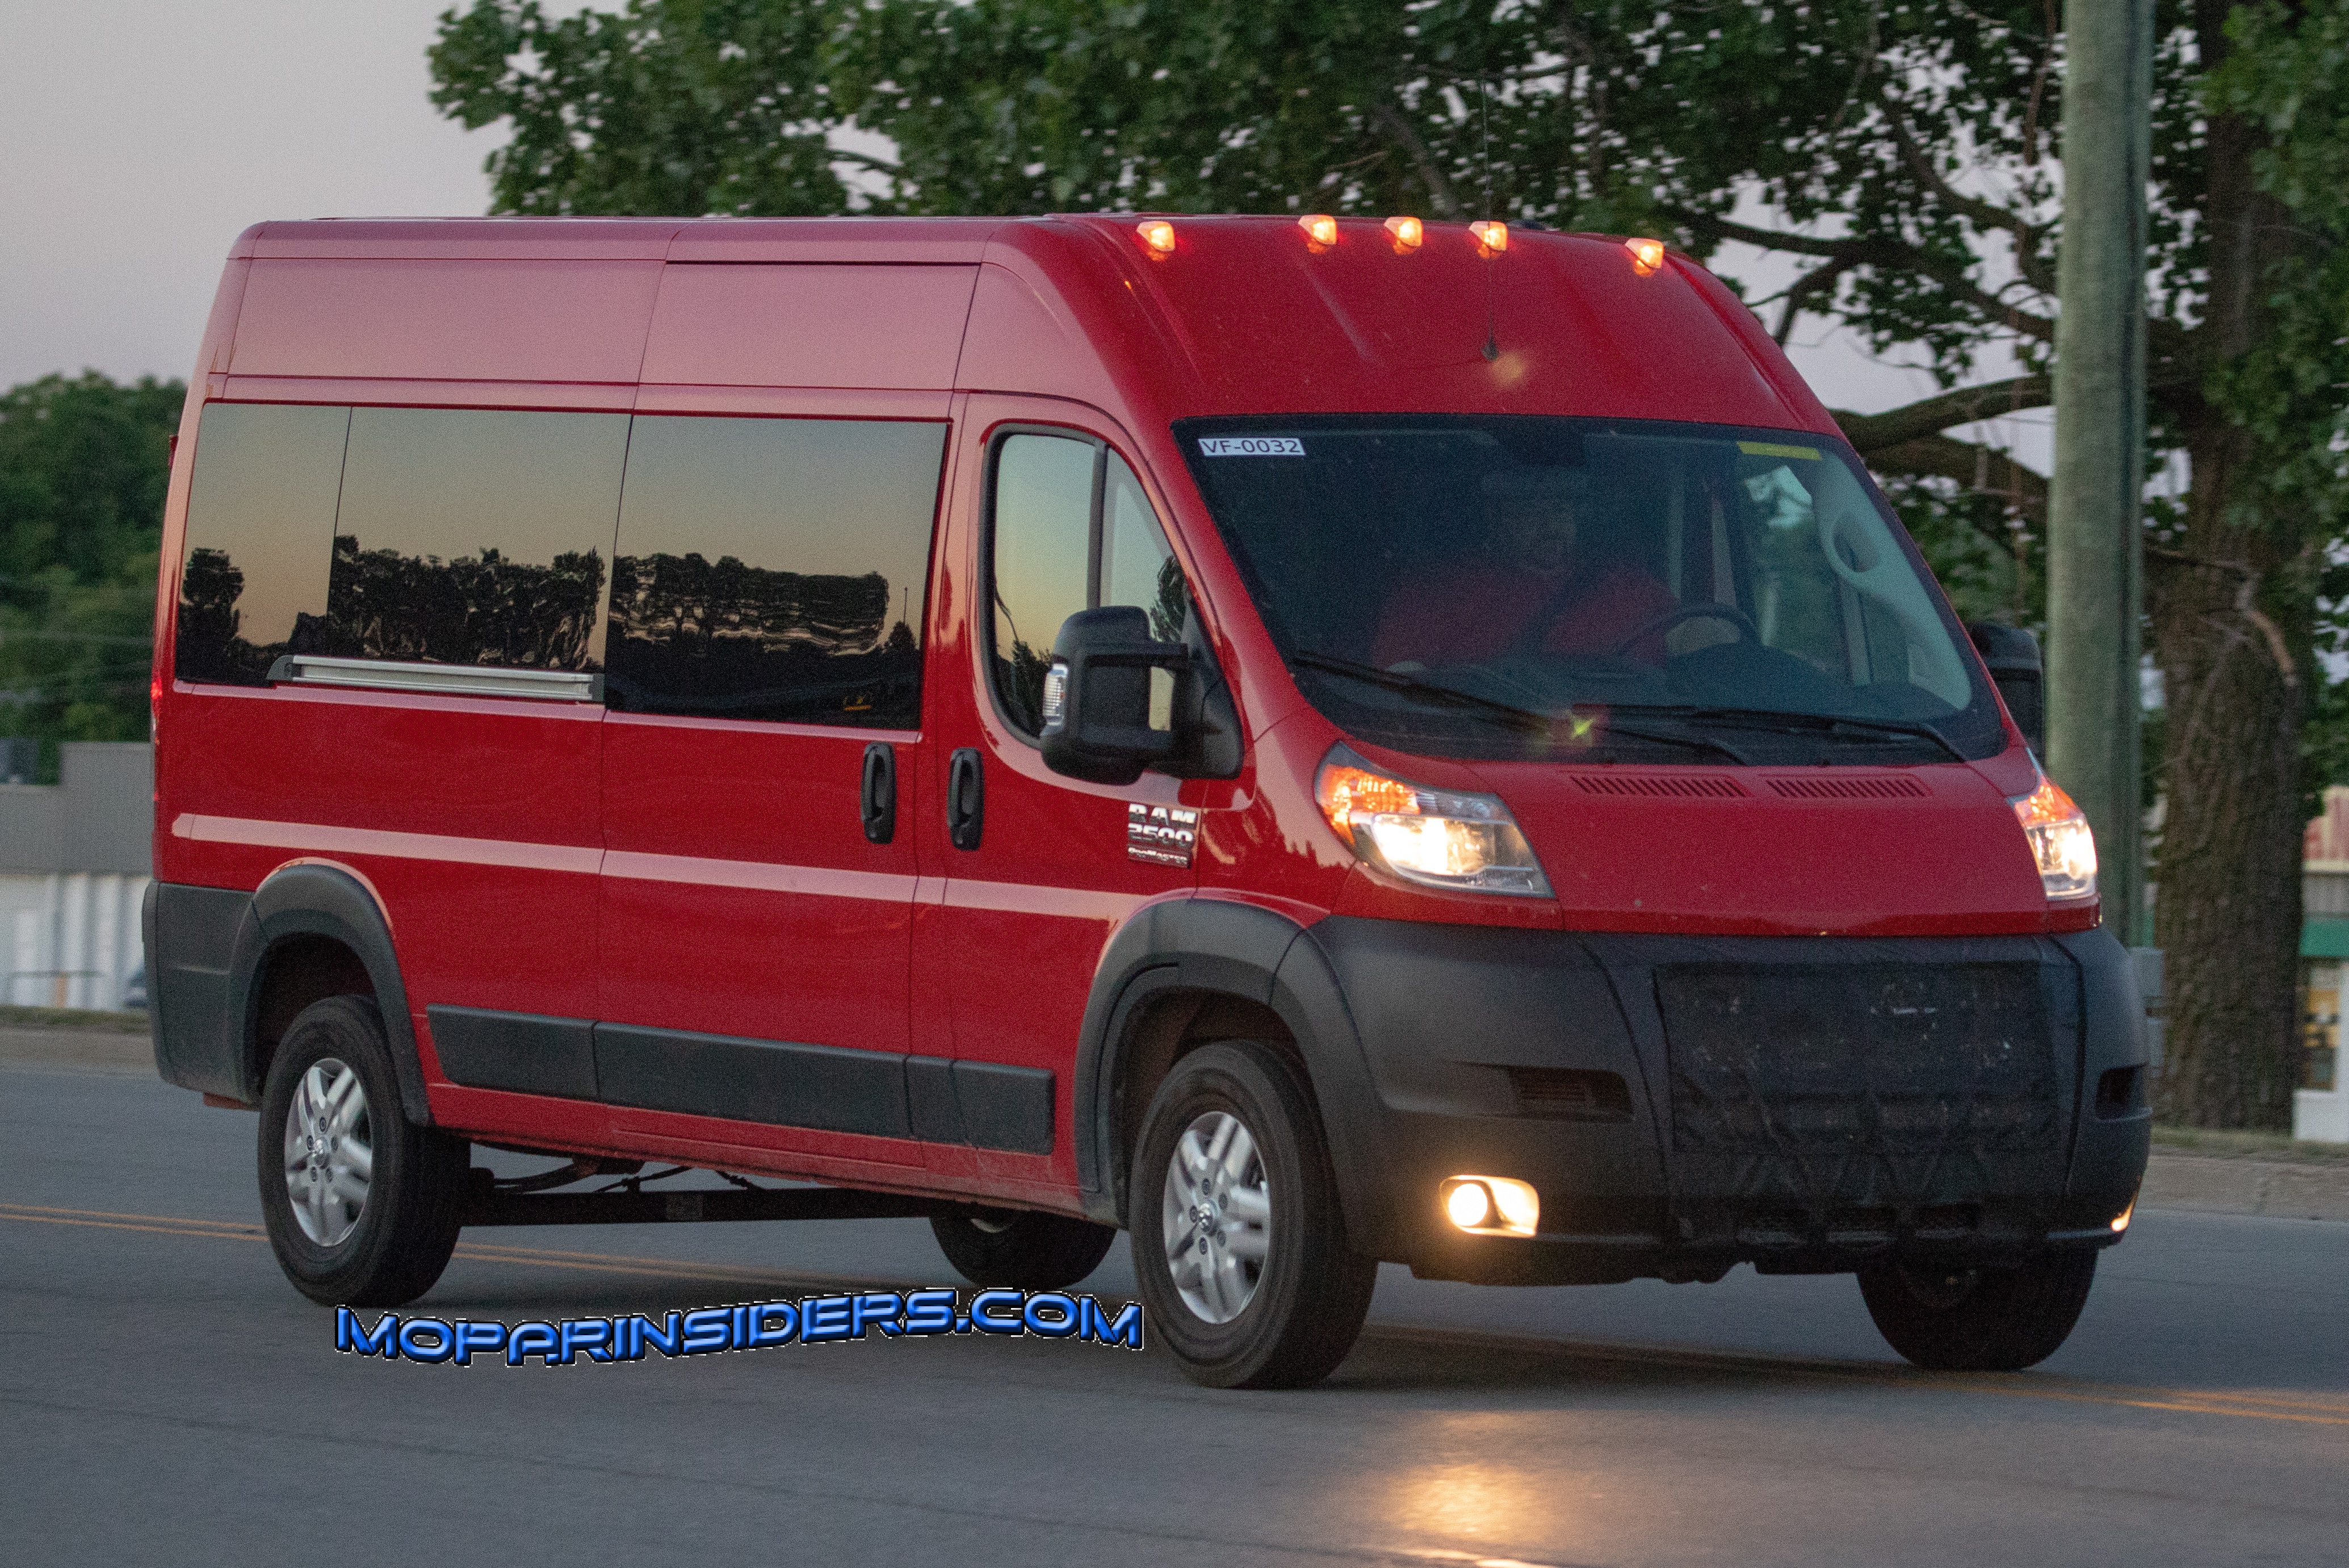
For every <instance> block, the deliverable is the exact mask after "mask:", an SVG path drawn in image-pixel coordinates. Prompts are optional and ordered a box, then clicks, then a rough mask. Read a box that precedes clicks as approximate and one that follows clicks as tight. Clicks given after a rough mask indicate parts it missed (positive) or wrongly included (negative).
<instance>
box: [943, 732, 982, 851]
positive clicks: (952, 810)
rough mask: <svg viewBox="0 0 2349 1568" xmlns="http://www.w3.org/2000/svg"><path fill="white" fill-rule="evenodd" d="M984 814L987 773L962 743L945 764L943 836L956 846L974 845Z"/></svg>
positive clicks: (970, 846) (973, 751)
mask: <svg viewBox="0 0 2349 1568" xmlns="http://www.w3.org/2000/svg"><path fill="white" fill-rule="evenodd" d="M986 816H987V775H986V774H984V773H983V772H981V771H980V769H979V765H978V752H977V751H976V750H974V749H973V748H971V747H969V746H965V747H963V748H962V749H961V750H959V751H957V752H956V753H955V754H954V760H953V761H952V762H950V763H947V840H948V841H949V842H950V843H952V844H953V845H954V846H955V847H956V848H957V849H976V848H978V835H979V829H980V828H981V827H982V826H984V824H985V819H986Z"/></svg>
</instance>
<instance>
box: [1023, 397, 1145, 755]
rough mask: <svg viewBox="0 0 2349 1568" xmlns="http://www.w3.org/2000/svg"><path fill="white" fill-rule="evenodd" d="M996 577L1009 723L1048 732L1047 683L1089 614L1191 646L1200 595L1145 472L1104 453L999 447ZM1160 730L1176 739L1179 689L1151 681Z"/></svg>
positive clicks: (1036, 444) (1048, 445)
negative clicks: (1155, 506) (1110, 611)
mask: <svg viewBox="0 0 2349 1568" xmlns="http://www.w3.org/2000/svg"><path fill="white" fill-rule="evenodd" d="M993 494H994V500H993V504H992V508H991V511H990V514H989V515H990V518H991V523H990V526H989V530H988V539H989V545H988V551H989V557H990V559H989V564H988V569H989V573H990V576H991V580H992V585H993V592H994V599H995V613H994V616H993V618H992V624H993V634H994V635H993V647H992V649H990V652H989V663H990V665H991V667H992V672H993V676H994V681H995V692H996V697H997V700H998V701H999V702H1000V703H1001V705H1002V709H1003V712H1004V716H1005V717H1006V718H1008V719H1009V721H1010V722H1011V723H1012V725H1013V726H1014V727H1015V728H1017V729H1019V730H1020V731H1021V732H1024V733H1026V734H1028V735H1030V736H1031V737H1032V736H1034V735H1035V734H1037V733H1038V732H1040V730H1041V729H1042V728H1043V720H1042V713H1043V703H1044V671H1045V669H1046V667H1047V666H1048V665H1049V664H1050V662H1051V652H1052V643H1053V641H1054V639H1056V638H1058V637H1059V635H1060V631H1061V622H1062V621H1064V620H1066V619H1068V618H1069V617H1071V616H1072V615H1074V614H1076V613H1077V612H1078V611H1079V610H1082V609H1098V608H1099V607H1102V606H1103V605H1132V606H1133V607H1137V608H1139V609H1142V610H1143V611H1145V612H1146V613H1147V614H1148V615H1149V617H1150V631H1151V635H1152V636H1153V637H1154V638H1156V639H1159V640H1160V641H1164V642H1172V641H1174V640H1176V639H1179V638H1180V637H1181V636H1182V635H1183V628H1184V623H1185V619H1186V618H1188V616H1189V613H1190V604H1191V600H1190V592H1189V589H1188V588H1187V587H1185V583H1184V579H1183V572H1182V568H1181V567H1180V566H1177V565H1176V564H1175V561H1174V552H1173V551H1172V550H1170V549H1169V548H1168V547H1167V545H1166V534H1165V531H1164V529H1163V528H1162V527H1160V526H1159V523H1158V515H1157V514H1156V513H1155V512H1154V511H1152V509H1151V505H1150V498H1149V496H1148V495H1147V494H1146V493H1144V492H1143V488H1142V482H1141V481H1140V480H1139V479H1136V478H1135V477H1134V473H1133V469H1131V468H1129V467H1127V466H1126V463H1125V461H1124V460H1123V458H1121V457H1119V456H1118V455H1117V453H1115V452H1112V451H1110V450H1109V449H1108V447H1106V446H1104V445H1102V444H1101V443H1100V442H1097V441H1089V440H1085V439H1082V438H1080V437H1073V436H1062V435H1040V434H1029V433H1025V432H1022V433H1019V434H1015V435H1009V436H1006V437H1005V438H1003V440H1001V441H999V442H998V443H997V444H996V449H995V472H994V491H993ZM1150 691H1151V715H1152V716H1151V722H1152V723H1153V724H1154V725H1156V726H1158V727H1160V728H1164V726H1165V723H1166V719H1167V710H1168V708H1169V707H1170V705H1171V702H1172V699H1173V694H1174V677H1173V676H1172V675H1171V674H1170V673H1169V672H1167V671H1165V670H1152V671H1151V674H1150Z"/></svg>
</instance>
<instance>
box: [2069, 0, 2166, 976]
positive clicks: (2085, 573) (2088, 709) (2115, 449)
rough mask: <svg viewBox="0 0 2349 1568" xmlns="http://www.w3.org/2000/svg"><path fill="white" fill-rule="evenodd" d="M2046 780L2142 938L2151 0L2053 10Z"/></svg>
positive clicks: (2124, 920) (2122, 926)
mask: <svg viewBox="0 0 2349 1568" xmlns="http://www.w3.org/2000/svg"><path fill="white" fill-rule="evenodd" d="M2152 89H2153V5H2152V0H2065V4H2064V244H2063V249H2062V252H2061V254H2059V255H2058V257H2057V260H2056V267H2055V283H2056V292H2057V295H2058V296H2059V299H2060V304H2061V309H2060V313H2059V315H2058V317H2057V318H2056V325H2055V384H2054V391H2055V472H2054V479H2053V481H2052V482H2051V483H2050V484H2049V486H2048V497H2047V644H2048V646H2047V768H2048V772H2049V773H2050V774H2053V775H2054V779H2055V782H2056V783H2057V784H2061V785H2062V786H2063V787H2064V791H2065V792H2066V793H2067V794H2070V795H2071V796H2072V798H2073V799H2074V800H2075V801H2076V802H2078V803H2079V806H2080V809H2081V810H2082V811H2084V812H2085V813H2086V814H2087V816H2088V824H2089V826H2090V827H2092V828H2093V829H2094V830H2095V837H2096V861H2097V866H2098V876H2097V881H2098V885H2099V887H2100V888H2101V890H2102V892H2103V894H2104V909H2105V926H2106V929H2108V930H2110V931H2112V932H2113V934H2114V935H2116V936H2117V937H2118V938H2120V940H2121V941H2122V942H2123V943H2124V944H2126V945H2135V944H2136V943H2137V942H2138V941H2140V940H2143V937H2142V925H2143V911H2144V908H2145V850H2144V844H2143V837H2144V830H2143V815H2142V808H2141V805H2140V802H2139V797H2138V790H2139V787H2140V786H2139V783H2138V778H2139V774H2140V772H2141V771H2142V767H2143V763H2142V759H2141V756H2140V753H2139V747H2138V720H2139V713H2140V709H2141V702H2140V699H2139V696H2138V684H2137V680H2138V678H2137V666H2138V661H2139V645H2140V632H2139V623H2140V621H2141V619H2142V618H2143V614H2144V607H2145V555H2144V547H2143V539H2142V535H2141V532H2140V529H2141V523H2140V510H2141V496H2142V493H2143V491H2144V487H2145V355H2146V348H2145V257H2146V212H2145V190H2146V175H2147V167H2148V165H2149V163H2150V161H2151V156H2152V130H2151V121H2150V110H2149V103H2150V100H2151V98H2152Z"/></svg>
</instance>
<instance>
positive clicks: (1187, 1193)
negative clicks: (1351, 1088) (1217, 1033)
mask: <svg viewBox="0 0 2349 1568" xmlns="http://www.w3.org/2000/svg"><path fill="white" fill-rule="evenodd" d="M1128 1201H1129V1203H1130V1205H1131V1218H1132V1221H1133V1268H1134V1272H1135V1274H1136V1275H1137V1276H1138V1277H1139V1279H1140V1281H1141V1285H1142V1299H1143V1303H1144V1304H1145V1305H1146V1306H1147V1307H1148V1308H1149V1311H1150V1324H1151V1328H1152V1331H1153V1332H1154V1334H1156V1336H1157V1338H1158V1340H1159V1343H1161V1344H1163V1345H1165V1346H1166V1347H1167V1348H1168V1349H1170V1350H1172V1351H1173V1352H1174V1357H1175V1359H1176V1360H1177V1361H1179V1362H1181V1363H1182V1365H1183V1369H1184V1371H1185V1372H1186V1373H1188V1374H1189V1375H1190V1376H1191V1377H1192V1378H1193V1379H1194V1380H1195V1381H1197V1382H1200V1383H1205V1384H1206V1385H1208V1386H1211V1387H1217V1388H1293V1387H1300V1386H1304V1385H1306V1384H1309V1383H1315V1382H1319V1380H1320V1379H1321V1378H1323V1377H1325V1376H1328V1375H1329V1374H1330V1372H1331V1371H1332V1370H1333V1369H1334V1368H1335V1367H1336V1366H1337V1365H1338V1364H1339V1363H1340V1361H1343V1360H1344V1359H1345V1358H1346V1353H1347V1352H1348V1351H1349V1350H1350V1349H1352V1348H1353V1345H1354V1341H1355V1339H1356V1338H1357V1337H1358V1336H1359V1335H1360V1334H1361V1330H1362V1319H1363V1318H1364V1316H1365V1315H1367V1314H1368V1313H1369V1312H1370V1307H1371V1288H1372V1287H1373V1286H1374V1285H1375V1284H1376V1283H1377V1282H1378V1262H1377V1261H1376V1260H1375V1259H1371V1258H1365V1257H1362V1256H1361V1255H1360V1254H1358V1253H1356V1252H1354V1251H1352V1250H1351V1249H1350V1248H1349V1247H1348V1246H1347V1245H1346V1228H1345V1223H1344V1220H1343V1219H1342V1217H1341V1216H1340V1212H1339V1207H1338V1184H1337V1179H1336V1178H1335V1176H1334V1175H1333V1174H1332V1173H1331V1170H1330V1153H1329V1145H1328V1144H1327V1142H1326V1141H1325V1140H1324V1139H1323V1137H1322V1134H1321V1124H1320V1121H1319V1118H1318V1117H1316V1116H1315V1115H1314V1114H1313V1106H1312V1102H1311V1101H1310V1100H1309V1098H1308V1096H1307V1095H1306V1091H1305V1086H1304V1085H1303V1083H1302V1082H1301V1081H1300V1080H1299V1077H1298V1075H1297V1073H1296V1071H1295V1069H1293V1068H1292V1067H1291V1066H1290V1065H1289V1064H1288V1059H1287V1058H1285V1057H1283V1056H1282V1055H1281V1054H1279V1053H1278V1052H1277V1051H1275V1050H1273V1049H1272V1048H1271V1047H1270V1046H1268V1045H1264V1044H1258V1043H1257V1042H1255V1041H1252V1040H1238V1041H1228V1042H1226V1043H1224V1044H1216V1045H1207V1046H1203V1047H1201V1048H1200V1049H1199V1050H1197V1051H1195V1052H1193V1053H1191V1054H1189V1055H1187V1056H1185V1057H1184V1058H1183V1059H1182V1060H1181V1061H1180V1062H1177V1063H1176V1064H1174V1071H1173V1072H1172V1073H1170V1074H1168V1075H1167V1077H1166V1082H1165V1083H1164V1084H1163V1085H1160V1086H1159V1090H1158V1094H1157V1096H1156V1097H1155V1098H1154V1100H1152V1102H1151V1106H1150V1111H1149V1114H1148V1115H1147V1116H1145V1117H1144V1118H1143V1127H1142V1137H1141V1141H1140V1146H1139V1147H1138V1149H1137V1151H1136V1154H1135V1157H1134V1165H1133V1188H1132V1193H1131V1196H1130V1198H1129V1199H1128Z"/></svg>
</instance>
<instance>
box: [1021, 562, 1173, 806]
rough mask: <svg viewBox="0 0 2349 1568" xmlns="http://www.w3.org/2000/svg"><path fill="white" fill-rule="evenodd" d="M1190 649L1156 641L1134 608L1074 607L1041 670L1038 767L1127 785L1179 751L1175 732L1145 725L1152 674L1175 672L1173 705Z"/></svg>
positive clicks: (1148, 714)
mask: <svg viewBox="0 0 2349 1568" xmlns="http://www.w3.org/2000/svg"><path fill="white" fill-rule="evenodd" d="M1190 669H1191V650H1190V649H1187V648H1185V646H1184V645H1183V644H1181V643H1179V642H1154V641H1153V640H1151V637H1150V618H1149V617H1148V616H1147V615H1145V614H1143V612H1142V611H1141V610H1139V609H1137V608H1135V607H1133V606H1132V605H1103V606H1102V607H1101V608H1099V609H1089V610H1079V611H1078V612H1077V613H1076V614H1074V615H1072V616H1071V617H1070V618H1068V619H1067V620H1064V621H1062V622H1061V635H1060V636H1058V637H1056V638H1054V639H1052V662H1051V666H1050V668H1049V669H1048V670H1046V671H1045V673H1044V732H1043V734H1042V735H1041V736H1040V737H1039V739H1040V741H1041V742H1042V744H1043V751H1044V765H1045V766H1046V767H1048V768H1050V769H1051V770H1052V771H1053V772H1054V773H1056V774H1067V775H1068V776H1069V777H1070V778H1072V779H1084V780H1086V781H1088V782H1090V783H1092V784H1132V783H1133V781H1134V780H1136V779H1138V778H1140V777H1141V776H1142V774H1143V769H1145V768H1147V767H1150V766H1151V765H1152V764H1154V763H1162V762H1164V761H1166V760H1167V759H1168V758H1170V757H1173V756H1174V754H1175V753H1177V752H1178V751H1180V750H1181V749H1182V744H1183V738H1182V736H1181V734H1180V733H1179V732H1177V731H1175V730H1154V729H1152V728H1151V727H1150V672H1151V671H1152V670H1173V671H1174V674H1175V680H1176V685H1177V693H1176V695H1177V701H1176V702H1175V704H1174V710H1175V711H1177V712H1180V711H1182V708H1183V704H1182V701H1181V700H1180V699H1181V695H1182V693H1181V691H1180V688H1181V686H1182V684H1183V682H1184V680H1185V678H1186V677H1187V676H1188V674H1189V672H1190Z"/></svg>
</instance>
